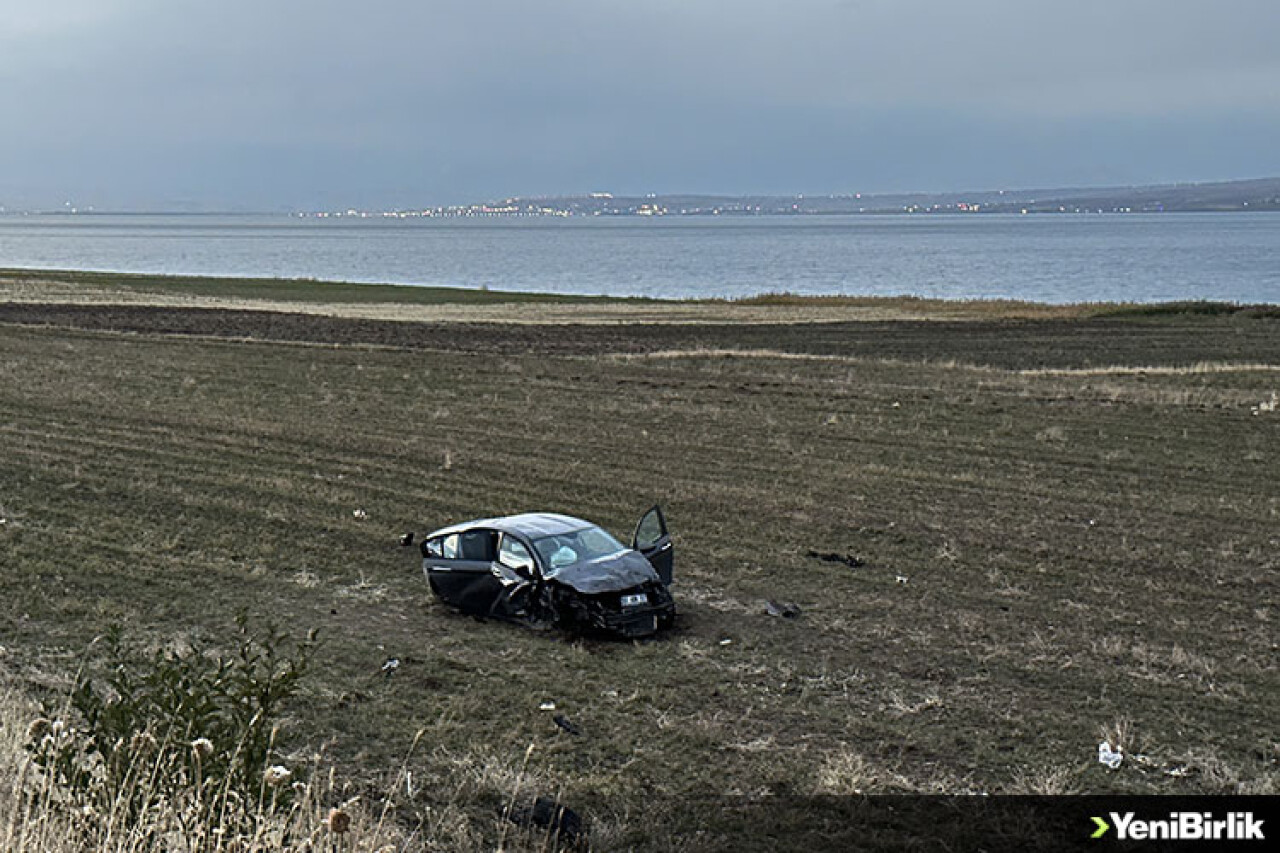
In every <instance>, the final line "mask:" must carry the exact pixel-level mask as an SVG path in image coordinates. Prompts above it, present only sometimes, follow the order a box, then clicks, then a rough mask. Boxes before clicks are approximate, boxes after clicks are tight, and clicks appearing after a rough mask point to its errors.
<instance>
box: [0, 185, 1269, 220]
mask: <svg viewBox="0 0 1280 853" xmlns="http://www.w3.org/2000/svg"><path fill="white" fill-rule="evenodd" d="M1259 211H1262V212H1267V211H1271V212H1274V211H1280V177H1272V178H1250V179H1244V180H1233V181H1209V182H1201V183H1178V184H1149V185H1139V186H1101V187H1053V188H1038V189H994V190H992V189H987V190H963V191H948V192H929V191H926V192H874V193H857V192H853V193H827V194H821V193H820V194H812V193H799V194H794V195H769V194H751V193H742V194H731V195H717V194H708V193H652V194H645V195H627V194H616V195H615V194H614V193H610V192H594V193H583V194H577V195H561V196H512V197H509V198H505V199H501V200H488V201H476V202H466V203H462V204H443V205H442V204H434V205H433V204H426V205H421V206H395V207H385V206H381V207H379V206H375V207H368V206H364V205H351V206H343V207H336V208H326V209H318V208H297V207H291V208H289V209H288V210H276V211H260V212H258V211H225V212H217V211H159V210H132V211H131V210H105V209H104V210H99V209H97V206H96V205H85V206H80V205H74V204H72V203H70V202H68V203H67V204H66V205H65V206H63V207H60V208H39V207H36V208H29V209H25V210H16V211H5V210H3V209H2V208H0V215H13V216H24V215H35V216H62V215H67V216H186V215H191V216H277V215H280V216H283V215H288V216H300V217H307V218H317V219H328V218H333V219H343V218H347V219H368V218H381V217H386V218H444V219H456V218H501V217H512V218H516V217H535V218H542V217H546V218H556V217H561V218H565V217H597V216H638V217H661V216H694V217H698V216H824V215H828V216H911V215H948V214H961V215H972V214H993V213H995V214H1064V213H1075V214H1084V213H1089V214H1100V213H1113V214H1135V213H1255V212H1259Z"/></svg>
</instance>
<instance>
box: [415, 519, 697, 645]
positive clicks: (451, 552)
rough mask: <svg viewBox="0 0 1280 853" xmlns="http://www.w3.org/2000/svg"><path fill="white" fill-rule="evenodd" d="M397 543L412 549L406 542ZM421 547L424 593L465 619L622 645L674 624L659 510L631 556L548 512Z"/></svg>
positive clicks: (446, 534) (641, 526)
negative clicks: (596, 635)
mask: <svg viewBox="0 0 1280 853" xmlns="http://www.w3.org/2000/svg"><path fill="white" fill-rule="evenodd" d="M402 541H403V542H404V543H405V544H412V542H413V537H412V534H409V535H407V536H406V537H405V538H404V539H403V540H402ZM419 547H420V549H421V551H422V571H423V573H424V574H425V575H426V578H427V582H428V583H429V584H430V585H431V590H432V591H433V592H434V593H435V594H436V595H437V596H438V597H439V598H440V600H441V601H443V602H445V603H446V604H448V605H450V606H452V607H456V608H457V609H459V610H461V611H462V612H464V613H470V614H472V615H475V616H483V617H491V618H495V619H505V620H510V621H518V622H526V623H529V624H535V625H555V626H558V627H561V628H566V629H570V630H583V631H599V632H604V633H609V634H614V635H618V636H622V637H629V638H634V637H647V636H650V635H652V634H655V633H656V632H657V631H658V630H659V629H660V628H663V627H666V626H668V625H670V624H671V623H672V621H673V620H674V619H675V613H676V609H675V602H674V601H673V600H672V598H671V593H670V591H669V590H668V587H669V586H670V585H671V575H672V571H673V568H674V552H673V549H672V545H671V536H670V534H669V533H668V531H667V521H666V518H665V517H664V516H663V514H662V509H661V507H658V506H654V507H652V508H650V509H649V511H648V512H646V513H645V514H644V515H643V516H642V517H641V519H640V522H639V523H638V524H637V525H636V529H635V533H634V535H633V536H632V539H631V547H629V548H628V547H627V546H625V545H623V544H622V543H621V542H619V541H618V540H617V539H615V538H614V537H613V536H612V535H610V534H609V533H608V532H607V531H605V530H604V529H602V528H601V527H599V526H597V525H595V524H592V523H591V522H589V521H584V520H582V519H580V518H574V517H572V516H568V515H559V514H556V513H549V512H530V513H524V514H521V515H509V516H503V517H501V518H481V519H476V520H474V521H467V522H463V523H461V524H454V525H450V526H449V527H445V528H441V529H440V530H436V531H434V532H432V533H428V534H427V535H426V536H425V537H424V538H423V539H422V541H421V543H420V546H419Z"/></svg>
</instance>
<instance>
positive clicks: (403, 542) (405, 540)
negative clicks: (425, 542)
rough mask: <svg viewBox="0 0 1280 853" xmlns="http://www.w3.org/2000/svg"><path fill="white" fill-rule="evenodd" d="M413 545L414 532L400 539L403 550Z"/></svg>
mask: <svg viewBox="0 0 1280 853" xmlns="http://www.w3.org/2000/svg"><path fill="white" fill-rule="evenodd" d="M412 544H413V531H409V532H408V533H406V534H405V535H403V536H401V537H400V547H401V548H408V547H409V546H410V545H412Z"/></svg>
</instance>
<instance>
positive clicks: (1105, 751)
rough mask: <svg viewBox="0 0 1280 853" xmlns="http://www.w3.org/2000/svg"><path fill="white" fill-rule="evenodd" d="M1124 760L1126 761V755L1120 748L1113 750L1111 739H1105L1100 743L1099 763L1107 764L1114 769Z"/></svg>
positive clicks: (1118, 767)
mask: <svg viewBox="0 0 1280 853" xmlns="http://www.w3.org/2000/svg"><path fill="white" fill-rule="evenodd" d="M1122 761H1124V755H1123V754H1122V753H1121V752H1120V751H1119V750H1113V749H1112V748H1111V742H1110V741H1105V740H1104V741H1103V742H1102V743H1100V744H1098V763H1100V764H1105V765H1107V767H1109V768H1110V769H1112V770H1118V769H1120V762H1122Z"/></svg>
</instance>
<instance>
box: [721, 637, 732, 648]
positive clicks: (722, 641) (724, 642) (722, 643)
mask: <svg viewBox="0 0 1280 853" xmlns="http://www.w3.org/2000/svg"><path fill="white" fill-rule="evenodd" d="M732 642H733V640H730V639H729V638H728V637H725V638H724V639H723V640H721V641H720V645H722V646H727V645H729V644H731V643H732Z"/></svg>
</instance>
